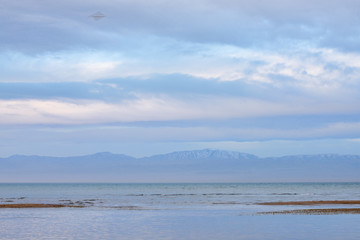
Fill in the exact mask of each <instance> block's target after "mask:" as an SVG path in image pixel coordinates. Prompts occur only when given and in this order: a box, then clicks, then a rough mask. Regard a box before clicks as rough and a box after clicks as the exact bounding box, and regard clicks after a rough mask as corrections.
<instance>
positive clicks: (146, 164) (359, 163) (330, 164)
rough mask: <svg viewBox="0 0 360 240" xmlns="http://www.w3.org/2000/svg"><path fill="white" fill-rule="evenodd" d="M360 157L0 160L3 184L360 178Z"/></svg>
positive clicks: (216, 154)
mask: <svg viewBox="0 0 360 240" xmlns="http://www.w3.org/2000/svg"><path fill="white" fill-rule="evenodd" d="M359 173H360V156H359V155H338V154H317V155H291V156H282V157H267V158H260V157H258V156H255V155H252V154H247V153H241V152H235V151H224V150H213V149H203V150H194V151H179V152H172V153H168V154H159V155H154V156H150V157H143V158H134V157H131V156H128V155H124V154H113V153H109V152H100V153H95V154H91V155H85V156H71V157H48V156H26V155H13V156H10V157H8V158H0V182H274V181H276V182H304V181H305V182H308V181H315V182H320V181H326V182H329V181H360V174H359Z"/></svg>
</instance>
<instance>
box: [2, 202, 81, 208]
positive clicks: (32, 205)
mask: <svg viewBox="0 0 360 240" xmlns="http://www.w3.org/2000/svg"><path fill="white" fill-rule="evenodd" d="M62 207H82V206H68V205H63V204H42V203H19V204H0V208H62Z"/></svg>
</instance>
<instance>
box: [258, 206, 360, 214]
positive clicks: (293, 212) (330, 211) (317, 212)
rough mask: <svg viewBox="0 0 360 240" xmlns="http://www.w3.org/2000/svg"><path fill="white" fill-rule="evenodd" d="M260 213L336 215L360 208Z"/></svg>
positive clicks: (353, 212) (358, 210)
mask: <svg viewBox="0 0 360 240" xmlns="http://www.w3.org/2000/svg"><path fill="white" fill-rule="evenodd" d="M259 214H271V215H280V214H299V215H335V214H360V208H326V209H296V210H285V211H275V212H261V213H259Z"/></svg>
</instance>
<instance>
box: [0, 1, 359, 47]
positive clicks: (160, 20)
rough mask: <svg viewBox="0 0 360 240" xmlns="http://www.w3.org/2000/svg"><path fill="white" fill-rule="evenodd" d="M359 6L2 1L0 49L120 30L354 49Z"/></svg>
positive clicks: (64, 42)
mask: <svg viewBox="0 0 360 240" xmlns="http://www.w3.org/2000/svg"><path fill="white" fill-rule="evenodd" d="M359 7H360V6H359V3H358V1H355V0H348V1H340V0H332V1H323V0H321V1H316V3H315V2H313V1H310V0H306V1H301V2H295V1H285V0H277V1H271V2H267V1H252V0H242V1H232V0H229V1H218V0H200V1H196V2H193V1H188V0H186V1H177V2H174V1H165V0H161V1H160V0H158V1H152V2H151V3H150V2H148V1H144V0H138V1H126V0H124V1H116V2H114V1H110V0H107V1H102V2H94V1H69V0H67V1H61V2H58V3H51V4H50V3H48V2H45V1H42V2H41V3H40V2H39V1H35V0H30V1H26V3H25V2H23V1H22V2H21V4H20V1H6V2H4V3H3V9H6V10H7V11H4V10H2V16H3V21H2V23H1V28H2V29H3V31H2V36H1V37H2V45H1V47H2V48H3V49H4V48H5V49H12V50H19V51H23V52H42V51H58V50H69V49H74V48H83V47H85V48H102V49H104V48H111V49H117V48H119V47H120V48H121V45H122V44H123V42H121V41H119V40H121V39H123V37H124V36H126V38H128V40H127V42H131V41H129V39H132V40H134V39H136V38H143V37H144V36H145V37H146V36H157V37H160V38H171V39H177V40H179V41H185V42H193V43H201V44H203V43H211V44H213V43H216V44H227V45H235V46H239V47H245V48H248V47H253V46H255V47H261V48H264V47H265V48H270V49H274V48H277V49H279V48H288V47H289V46H294V44H295V45H296V44H298V43H306V44H307V45H309V44H310V45H312V46H314V47H315V46H316V47H329V48H336V49H340V50H347V51H358V50H359V47H358V44H356V43H357V42H358V40H359V37H358V36H359V28H358V27H357V26H358V24H356V23H359V20H360V18H359V14H358V12H357V9H359ZM99 10H101V11H103V12H104V13H105V15H106V18H104V19H102V20H101V21H92V19H91V18H89V17H88V16H89V15H90V14H91V13H93V12H95V11H99ZM25 36H26V39H27V41H22V40H21V39H23V38H24V37H25Z"/></svg>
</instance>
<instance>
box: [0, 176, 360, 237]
mask: <svg viewBox="0 0 360 240" xmlns="http://www.w3.org/2000/svg"><path fill="white" fill-rule="evenodd" d="M358 199H360V183H296V184H294V183H276V184H274V183H267V184H265V183H264V184H257V183H253V184H100V183H98V184H0V202H1V204H4V203H64V204H75V205H83V206H86V207H85V208H61V209H0V221H1V225H0V239H360V227H359V226H360V215H326V216H310V215H260V214H258V213H259V212H264V211H277V210H286V209H296V208H304V206H300V207H299V206H297V207H296V206H295V207H294V206H261V205H257V204H256V203H259V202H269V201H300V200H358ZM322 207H323V206H322ZM328 207H339V206H328ZM340 207H341V206H340ZM345 207H360V206H345ZM311 208H315V207H311Z"/></svg>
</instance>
